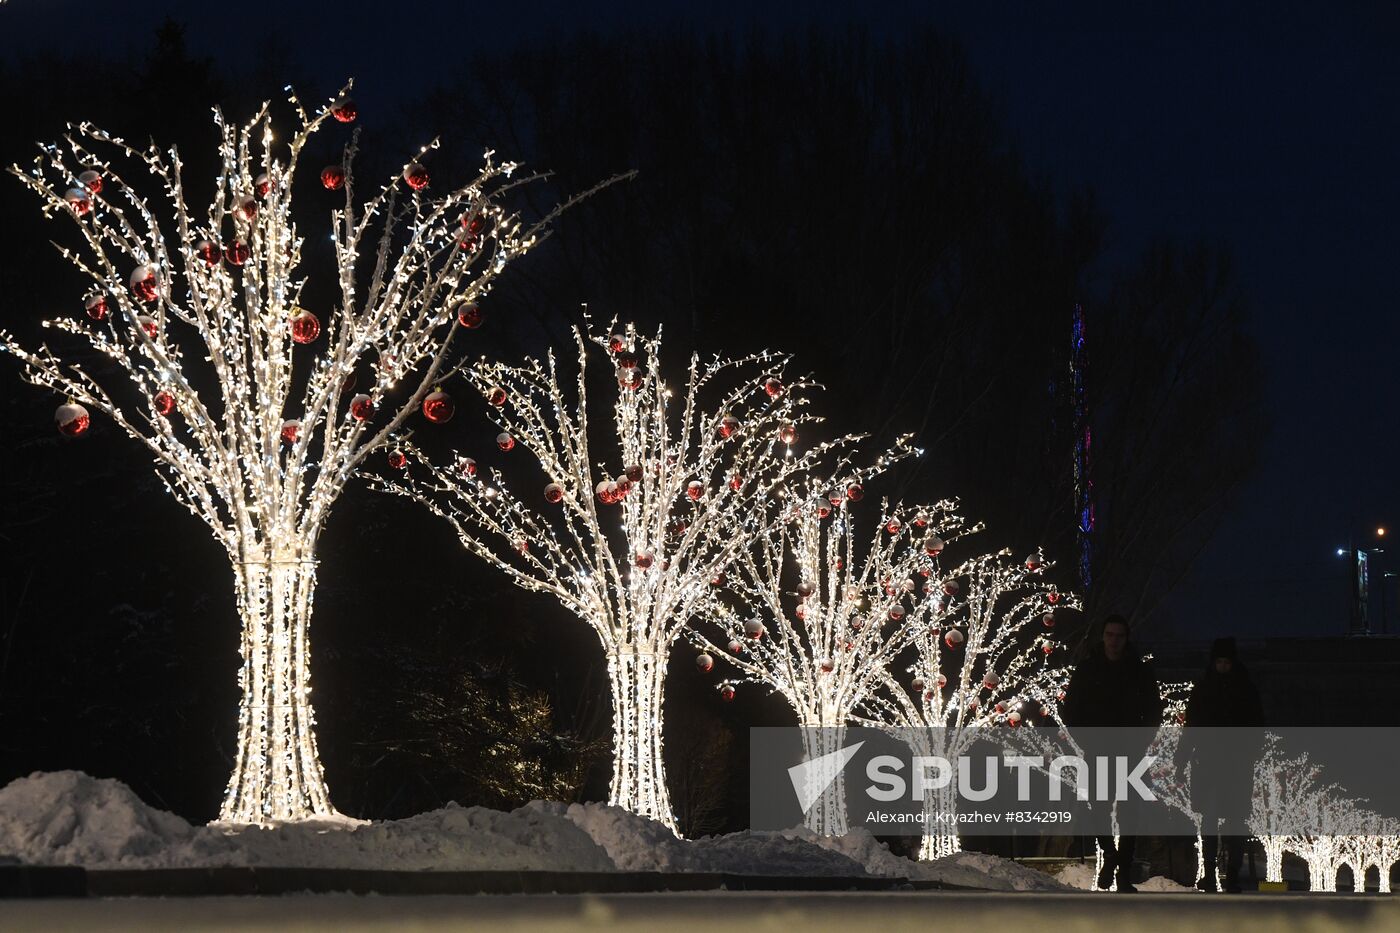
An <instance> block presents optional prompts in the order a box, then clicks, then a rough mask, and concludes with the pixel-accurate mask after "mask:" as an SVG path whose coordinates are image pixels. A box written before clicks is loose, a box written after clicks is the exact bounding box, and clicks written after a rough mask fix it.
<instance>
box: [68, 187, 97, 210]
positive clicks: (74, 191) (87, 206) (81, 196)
mask: <svg viewBox="0 0 1400 933" xmlns="http://www.w3.org/2000/svg"><path fill="white" fill-rule="evenodd" d="M63 200H65V201H67V202H68V206H69V207H71V208H72V209H73V213H75V214H77V215H78V216H79V217H82V216H84V215H86V214H88V213H89V212H90V211H91V210H92V198H90V197H88V193H87V192H86V191H84V190H83V189H82V188H69V189H68V191H67V193H65V194H64V195H63Z"/></svg>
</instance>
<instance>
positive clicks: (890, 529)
mask: <svg viewBox="0 0 1400 933" xmlns="http://www.w3.org/2000/svg"><path fill="white" fill-rule="evenodd" d="M899 529H900V524H899V519H897V518H892V519H890V520H889V521H887V522H885V533H886V534H892V535H897V534H899Z"/></svg>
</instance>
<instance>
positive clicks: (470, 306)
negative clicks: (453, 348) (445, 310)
mask: <svg viewBox="0 0 1400 933" xmlns="http://www.w3.org/2000/svg"><path fill="white" fill-rule="evenodd" d="M457 323H458V324H461V325H462V326H463V327H466V328H468V329H470V330H475V329H476V328H478V327H480V326H481V307H480V306H479V305H478V304H477V303H476V302H475V301H464V302H462V303H461V304H459V305H457Z"/></svg>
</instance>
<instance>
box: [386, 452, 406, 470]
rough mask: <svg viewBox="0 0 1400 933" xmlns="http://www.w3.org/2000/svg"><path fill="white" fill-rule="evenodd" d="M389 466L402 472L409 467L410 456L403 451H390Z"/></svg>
mask: <svg viewBox="0 0 1400 933" xmlns="http://www.w3.org/2000/svg"><path fill="white" fill-rule="evenodd" d="M389 466H390V467H392V468H393V469H395V470H402V469H403V468H404V467H406V466H408V455H407V454H405V453H404V452H403V451H402V450H391V451H389Z"/></svg>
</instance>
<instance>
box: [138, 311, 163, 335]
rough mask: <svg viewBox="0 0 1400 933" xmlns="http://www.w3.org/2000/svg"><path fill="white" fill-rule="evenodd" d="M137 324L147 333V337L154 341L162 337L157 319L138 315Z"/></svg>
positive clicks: (147, 315) (146, 315)
mask: <svg viewBox="0 0 1400 933" xmlns="http://www.w3.org/2000/svg"><path fill="white" fill-rule="evenodd" d="M136 323H137V324H139V325H140V326H141V329H142V330H144V331H145V332H146V336H147V337H150V338H151V339H152V340H155V339H156V338H157V337H159V336H160V325H159V324H157V323H156V319H155V318H153V317H151V316H150V315H149V314H138V315H136Z"/></svg>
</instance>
